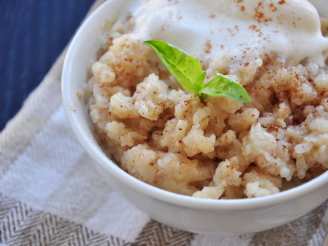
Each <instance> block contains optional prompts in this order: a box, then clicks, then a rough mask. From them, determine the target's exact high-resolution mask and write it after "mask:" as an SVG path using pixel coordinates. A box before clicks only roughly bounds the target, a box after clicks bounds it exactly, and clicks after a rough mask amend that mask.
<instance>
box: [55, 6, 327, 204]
mask: <svg viewBox="0 0 328 246" xmlns="http://www.w3.org/2000/svg"><path fill="white" fill-rule="evenodd" d="M112 2H113V1H112V0H108V1H106V2H104V3H103V4H101V5H100V6H98V8H97V9H96V10H95V11H94V12H93V13H92V14H90V15H89V16H88V17H87V18H86V19H85V20H84V22H83V23H82V24H81V26H80V27H79V28H78V30H77V32H76V34H75V35H74V37H73V39H72V40H71V42H70V44H69V47H68V50H67V53H66V56H65V59H64V65H63V72H62V77H61V91H62V100H63V106H64V110H65V114H66V117H67V118H68V120H69V122H70V126H71V128H72V130H73V132H74V133H75V136H76V137H77V139H78V141H79V142H80V144H81V145H82V146H83V148H84V149H85V150H86V151H87V152H88V154H89V155H90V156H91V157H92V158H93V159H94V160H95V161H96V163H97V164H98V165H100V166H101V167H102V168H103V169H105V170H106V171H108V172H109V173H110V174H111V176H112V177H114V178H115V179H116V180H118V181H119V182H120V183H123V184H124V185H125V186H128V187H129V188H130V189H132V190H134V191H136V192H140V193H142V194H144V195H147V196H149V197H151V198H154V199H157V200H160V201H162V202H166V203H169V204H172V205H177V206H183V207H186V208H194V209H207V210H218V209H220V210H244V209H254V208H260V207H267V206H274V205H277V204H279V203H282V202H286V201H290V200H293V199H296V198H298V197H301V196H305V195H307V194H308V193H310V192H316V190H318V189H320V188H321V187H323V186H324V185H328V171H326V172H324V173H323V174H321V175H320V176H318V177H316V178H314V179H312V180H310V181H308V182H306V183H303V184H301V185H298V186H296V187H294V188H291V189H289V190H286V191H281V192H279V193H276V194H273V195H269V196H265V197H258V198H244V199H231V200H228V199H227V200H214V199H200V198H194V197H191V196H186V195H181V194H177V193H173V192H170V191H166V190H163V189H160V188H157V187H155V186H153V185H150V184H147V183H145V182H143V181H141V180H139V179H137V178H135V177H133V176H132V175H130V174H128V173H126V172H125V171H124V170H123V169H121V168H120V167H119V166H118V165H117V164H116V163H115V162H114V161H112V160H111V159H109V158H108V157H107V156H106V154H105V153H104V152H103V151H101V150H100V149H99V148H97V146H95V145H94V144H93V142H92V141H91V139H89V138H88V136H87V134H86V132H84V131H83V129H82V126H81V124H80V121H79V120H78V118H77V111H76V110H72V107H71V105H72V104H74V103H73V101H74V100H73V96H74V95H76V94H77V93H76V92H72V87H71V86H70V85H71V84H70V83H65V81H71V79H70V76H71V74H72V72H73V68H74V64H75V61H74V60H73V58H72V57H73V55H72V54H73V53H74V49H75V46H76V43H78V42H79V39H80V38H79V37H80V36H81V35H83V33H84V31H85V29H87V28H88V25H89V23H90V22H91V21H94V20H96V19H97V17H98V15H99V13H100V12H102V11H104V10H105V9H106V8H108V7H109V6H110V4H111V3H112Z"/></svg>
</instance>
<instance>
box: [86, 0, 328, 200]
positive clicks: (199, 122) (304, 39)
mask: <svg viewBox="0 0 328 246" xmlns="http://www.w3.org/2000/svg"><path fill="white" fill-rule="evenodd" d="M116 1H117V4H122V8H121V10H120V11H119V12H120V13H119V12H118V13H117V14H118V16H120V18H119V20H118V21H117V22H116V23H115V25H114V26H113V28H112V32H110V33H105V34H104V36H105V38H106V41H105V42H104V47H102V49H101V50H100V52H101V53H102V55H101V57H99V59H98V60H97V61H96V62H95V63H94V64H93V65H92V68H91V71H92V77H91V78H90V80H89V83H88V86H87V91H86V97H87V98H88V100H87V101H88V108H89V113H90V118H91V120H92V122H93V124H94V129H95V135H96V136H97V138H98V140H99V143H100V145H101V147H102V148H103V149H104V151H105V152H106V153H108V154H109V155H110V157H111V158H113V159H114V160H115V161H116V162H117V163H118V165H119V166H120V167H121V168H122V169H124V170H125V171H127V172H128V173H129V174H131V175H133V176H134V177H136V178H138V179H140V180H142V181H144V182H147V183H149V184H152V185H154V186H157V187H159V188H162V189H165V190H169V191H173V192H177V193H181V194H186V195H193V196H195V197H198V198H212V199H236V198H252V197H260V196H266V195H271V194H274V193H277V192H279V191H281V190H284V189H285V188H288V187H291V186H294V185H295V184H299V183H304V182H306V181H308V180H310V179H312V178H314V177H317V176H318V175H320V174H321V173H323V172H325V171H326V170H327V169H328V164H327V163H328V127H327V126H328V65H327V64H326V63H325V60H326V59H325V58H326V56H327V51H328V40H327V38H325V37H324V35H327V32H326V31H325V30H327V29H328V24H326V21H322V30H323V32H324V34H322V32H321V24H320V17H319V15H318V13H317V12H316V10H315V9H314V7H313V6H312V5H311V4H310V3H309V2H308V1H305V0H277V1H274V0H272V1H269V0H266V1H257V0H236V1H223V0H215V1H214V0H211V1H210V0H198V1H196V0H184V1H181V0H180V1H173V0H172V1H169V0H151V1H146V0H130V1H128V0H126V1H119V0H116ZM113 2H115V1H114V0H113ZM124 13H125V14H124ZM108 35H109V36H108ZM107 37H108V39H107ZM149 39H162V40H164V41H166V42H169V43H172V44H174V45H176V46H177V47H179V48H182V49H184V50H185V51H187V52H189V53H191V54H193V55H194V56H197V58H200V59H201V61H202V65H203V69H204V70H205V71H206V73H207V77H208V78H211V77H213V76H214V75H215V74H216V73H221V74H226V75H230V76H232V77H236V81H238V82H240V83H241V84H242V85H243V86H244V88H245V89H246V90H247V93H248V94H249V95H250V96H251V98H252V101H251V103H246V104H242V103H241V102H239V101H237V100H231V99H229V98H227V97H222V96H221V97H214V96H211V97H206V98H202V100H201V99H200V98H199V97H198V96H195V95H193V94H192V93H188V92H186V91H184V90H182V89H181V87H179V86H178V85H177V83H176V81H175V79H174V78H173V77H172V76H170V74H169V73H168V71H167V70H166V69H165V67H163V66H162V64H161V61H160V59H158V57H157V56H156V53H155V52H154V51H153V50H152V49H150V48H149V47H148V46H147V45H145V44H144V43H143V41H145V40H149Z"/></svg>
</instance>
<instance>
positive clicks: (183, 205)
mask: <svg viewBox="0 0 328 246" xmlns="http://www.w3.org/2000/svg"><path fill="white" fill-rule="evenodd" d="M123 2H125V3H126V1H120V0H108V1H106V2H105V3H104V4H103V5H102V6H100V7H99V8H98V9H97V10H96V11H95V12H94V13H93V14H92V15H91V16H90V17H89V18H87V20H86V21H85V22H84V23H83V24H82V26H81V27H80V29H79V30H78V32H77V33H76V35H75V37H74V39H73V40H72V42H71V44H70V47H69V49H68V52H67V55H66V59H65V64H64V70H63V76H62V95H63V101H64V107H65V110H66V112H67V116H68V118H69V121H70V124H71V125H72V128H73V130H74V132H75V134H76V136H77V138H78V139H79V141H80V143H81V144H82V145H83V147H84V148H85V150H86V151H87V152H88V153H89V154H90V156H91V157H92V158H93V159H94V160H95V162H94V163H90V170H91V171H93V170H94V168H95V167H97V169H99V172H100V173H101V174H103V175H104V176H105V177H106V179H107V180H108V185H109V186H114V188H116V189H117V190H119V191H120V192H122V193H123V194H124V195H125V197H126V198H127V199H128V200H129V201H130V202H131V203H133V204H135V206H137V207H138V208H140V209H141V210H143V211H144V212H146V213H147V214H149V215H150V216H151V217H152V218H153V219H155V220H158V221H160V222H162V223H165V224H167V225H171V226H174V227H176V228H179V229H183V230H187V231H192V232H199V233H238V234H240V233H246V232H256V231H262V230H266V229H270V228H273V227H276V226H279V225H282V224H285V223H287V222H290V221H292V220H295V219H297V218H299V217H300V216H302V215H304V214H306V213H308V212H309V211H311V210H312V209H314V208H316V207H317V206H319V205H320V204H321V203H323V202H324V201H325V200H326V199H328V172H326V173H325V174H323V175H321V176H320V177H317V178H316V179H314V180H312V181H310V182H308V183H306V184H303V185H301V186H298V187H296V188H293V189H291V190H288V191H285V192H281V193H279V194H275V195H271V196H267V197H263V198H255V199H238V200H207V199H206V200H203V199H196V198H192V197H188V196H183V195H178V194H175V193H171V192H167V191H164V190H161V189H158V188H156V187H154V186H151V185H148V184H146V183H144V182H142V181H139V180H138V179H136V178H134V177H132V176H130V175H129V174H127V173H126V172H124V171H123V170H122V169H120V168H119V167H118V166H117V165H116V164H115V163H114V162H113V161H111V160H110V159H109V158H108V157H107V156H106V154H105V153H104V152H103V151H102V150H101V148H100V147H99V146H98V144H97V142H96V140H95V138H94V136H93V133H92V130H91V127H90V119H89V116H88V114H87V110H86V106H85V105H84V104H83V102H81V101H80V100H79V99H78V96H77V93H78V91H80V90H81V89H82V88H83V86H84V85H85V83H86V82H87V74H88V72H87V71H88V69H89V67H90V65H91V64H92V62H93V61H94V60H95V57H96V53H97V50H98V49H99V47H100V45H101V42H102V40H101V38H100V37H101V36H102V34H103V31H104V29H103V27H104V23H107V24H108V23H109V22H113V21H115V19H116V18H117V16H118V15H119V14H120V13H122V12H121V11H123V10H122V5H124V4H122V3H123Z"/></svg>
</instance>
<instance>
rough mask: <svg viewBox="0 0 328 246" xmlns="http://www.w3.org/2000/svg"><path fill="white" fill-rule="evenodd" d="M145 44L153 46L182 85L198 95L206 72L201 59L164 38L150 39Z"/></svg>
mask: <svg viewBox="0 0 328 246" xmlns="http://www.w3.org/2000/svg"><path fill="white" fill-rule="evenodd" d="M145 44H146V45H148V46H150V47H151V48H153V49H154V50H155V52H156V54H157V55H158V56H159V58H160V60H161V61H162V62H163V64H164V65H165V67H166V68H167V69H168V70H169V72H170V73H171V75H173V76H174V77H175V79H176V80H177V81H178V83H179V84H180V85H181V87H182V88H183V89H184V90H186V91H188V92H190V93H194V94H196V95H198V94H199V91H200V90H201V89H202V87H203V85H204V80H205V72H204V71H203V69H202V65H201V63H200V61H199V60H198V59H197V58H195V57H192V56H190V55H188V54H186V53H185V52H184V51H182V50H180V49H178V48H176V47H174V46H173V45H171V44H169V43H167V42H165V41H162V40H149V41H145Z"/></svg>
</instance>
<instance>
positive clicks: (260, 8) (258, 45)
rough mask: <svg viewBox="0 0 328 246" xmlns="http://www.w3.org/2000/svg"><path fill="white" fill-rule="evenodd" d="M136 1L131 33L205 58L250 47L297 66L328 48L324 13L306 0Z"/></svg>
mask: <svg viewBox="0 0 328 246" xmlns="http://www.w3.org/2000/svg"><path fill="white" fill-rule="evenodd" d="M132 5H133V6H130V12H131V15H132V17H133V19H134V22H135V25H134V28H133V30H132V32H131V35H133V36H134V37H135V38H137V39H141V40H147V39H162V40H165V41H167V42H170V43H172V44H174V45H176V46H178V47H180V48H182V49H184V50H185V51H187V52H189V53H191V54H193V55H195V56H197V57H199V58H201V59H202V60H208V59H211V58H213V57H215V58H218V56H221V55H222V56H224V55H226V54H230V55H234V56H237V57H240V55H241V54H242V53H243V52H245V51H247V50H252V51H256V52H255V53H256V54H263V53H271V52H274V53H276V54H277V55H278V56H280V57H282V58H285V59H286V60H287V61H289V62H291V63H295V64H296V63H299V62H300V61H301V60H303V59H304V58H306V57H318V56H320V55H321V54H322V52H323V51H325V50H326V49H327V48H328V39H327V38H325V37H323V35H322V33H321V30H320V17H319V15H318V13H317V11H316V9H315V8H314V7H313V6H312V4H310V3H309V2H308V1H307V0H271V1H264V0H234V1H232V0H231V1H228V0H216V1H213V0H171V1H170V0H151V1H149V0H148V1H147V0H141V1H134V2H133V4H132ZM201 47H203V48H201ZM253 53H254V52H253Z"/></svg>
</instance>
